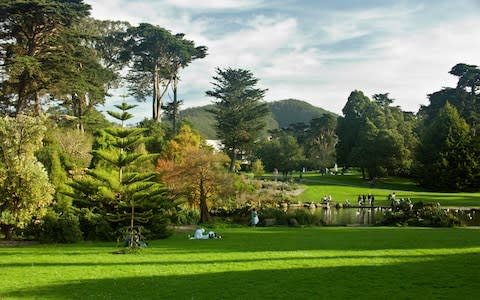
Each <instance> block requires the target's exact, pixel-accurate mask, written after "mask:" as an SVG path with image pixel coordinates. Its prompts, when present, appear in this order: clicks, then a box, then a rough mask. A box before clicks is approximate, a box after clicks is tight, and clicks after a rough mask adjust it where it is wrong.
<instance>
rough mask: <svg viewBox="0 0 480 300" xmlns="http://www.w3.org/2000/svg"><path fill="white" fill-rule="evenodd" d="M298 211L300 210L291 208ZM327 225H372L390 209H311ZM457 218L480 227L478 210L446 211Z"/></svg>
mask: <svg viewBox="0 0 480 300" xmlns="http://www.w3.org/2000/svg"><path fill="white" fill-rule="evenodd" d="M291 209H298V208H289V210H291ZM309 210H310V212H311V213H312V214H315V215H317V216H319V217H320V218H321V219H322V220H323V221H324V222H325V224H326V225H338V226H345V225H372V224H375V223H377V222H379V221H380V220H381V219H382V218H383V216H384V213H385V212H386V211H388V210H389V209H388V208H380V207H375V208H370V207H368V208H339V209H337V208H331V207H330V208H329V207H323V208H310V209H309ZM446 210H447V211H448V212H450V213H452V214H453V215H455V216H457V217H458V218H459V219H460V220H461V221H462V224H465V225H466V226H480V211H478V210H476V209H446Z"/></svg>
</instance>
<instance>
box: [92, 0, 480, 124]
mask: <svg viewBox="0 0 480 300" xmlns="http://www.w3.org/2000/svg"><path fill="white" fill-rule="evenodd" d="M89 2H90V3H92V4H93V12H94V13H93V16H94V17H97V18H101V17H100V16H101V15H102V16H104V17H103V18H105V16H107V17H106V18H110V19H120V20H128V21H130V22H132V23H135V22H150V23H152V24H158V25H160V26H162V27H165V28H167V29H170V30H172V32H184V33H185V34H186V38H188V39H192V40H194V41H195V43H196V44H197V45H206V46H208V48H209V50H208V52H209V55H208V56H207V57H206V58H204V59H201V60H197V61H194V62H192V64H191V65H190V66H188V67H187V68H186V69H185V70H182V72H181V79H182V82H181V85H180V87H179V92H180V98H182V99H184V100H185V107H190V106H197V105H203V104H207V103H210V102H211V101H212V99H210V98H208V97H206V96H205V91H206V90H208V89H210V88H211V84H210V82H211V81H212V76H213V75H214V74H215V68H216V67H220V68H226V67H232V68H243V69H249V70H251V71H252V72H253V74H254V75H255V76H256V77H258V78H259V79H260V86H261V87H262V88H268V89H269V90H268V92H267V95H266V98H267V100H269V101H271V100H279V99H286V98H297V99H302V100H306V101H309V102H310V103H312V104H314V105H317V106H320V107H323V108H325V109H328V110H331V111H334V112H336V113H340V112H341V109H342V108H343V106H344V105H345V103H346V101H347V97H348V95H349V94H350V92H351V91H353V90H355V89H359V90H363V91H364V92H365V94H366V95H368V96H371V95H372V94H374V93H381V92H382V93H383V92H389V93H390V94H391V96H392V97H393V98H395V99H396V102H395V103H396V104H397V105H400V106H401V107H402V108H403V109H405V110H411V111H417V110H418V108H419V105H420V104H427V103H428V100H427V97H426V95H427V94H428V93H432V92H435V91H438V90H440V89H441V88H442V87H444V86H455V84H456V78H455V77H453V76H451V75H449V74H448V71H449V70H450V68H451V67H452V66H454V65H455V64H457V63H460V62H465V63H470V64H477V65H478V64H480V62H479V61H478V59H479V58H478V53H479V51H480V39H475V38H474V36H472V31H474V29H475V28H479V27H480V18H478V14H477V16H472V17H470V18H466V17H463V18H457V19H454V18H452V19H448V20H443V19H438V18H439V17H441V16H442V14H443V15H445V16H447V15H448V12H449V11H448V10H447V9H445V11H443V10H440V11H437V12H436V15H435V18H436V19H435V18H432V20H427V19H428V17H431V16H426V15H424V13H425V12H430V10H429V9H425V10H424V8H423V7H422V6H421V5H415V6H413V7H407V6H395V7H390V8H382V7H378V8H373V9H371V8H370V9H360V8H356V9H354V10H348V9H345V10H343V11H340V12H338V11H336V12H330V11H323V12H322V11H319V13H318V18H316V19H315V20H311V19H310V20H309V19H307V18H302V17H303V15H302V14H297V15H295V14H288V12H285V11H283V12H282V14H277V15H272V14H268V15H267V14H265V13H264V12H263V13H261V12H260V11H258V12H257V11H249V12H248V13H244V14H237V15H235V16H231V15H229V17H228V18H223V19H222V14H221V13H219V12H218V10H216V9H217V8H222V7H226V6H232V8H241V7H244V8H245V7H246V6H255V5H261V3H260V1H254V0H252V1H246V2H244V1H233V0H231V1H203V2H202V1H198V3H197V1H193V0H191V1H187V0H179V1H175V3H173V2H174V0H168V1H167V2H156V4H152V2H151V1H146V0H144V1H134V2H128V3H123V2H122V1H120V0H112V1H105V2H101V1H97V0H91V1H89ZM193 2H195V3H196V8H199V9H200V8H202V9H205V10H207V11H208V10H209V9H210V10H213V11H215V12H217V14H216V15H214V16H212V15H208V14H203V13H201V14H195V13H194V10H193V9H183V8H184V6H190V5H191V6H192V7H194V6H195V5H193V4H192V3H193ZM122 3H123V4H122ZM168 3H170V4H171V5H167V4H168ZM245 3H247V4H248V5H247V4H245ZM122 5H123V6H122ZM222 5H223V6H222ZM235 5H236V6H235ZM244 5H246V6H244ZM233 6H235V7H233ZM305 9H307V8H305ZM229 12H231V11H229ZM109 16H111V17H109ZM142 106H143V107H144V110H145V111H146V113H145V114H144V115H145V116H149V115H150V105H148V104H142Z"/></svg>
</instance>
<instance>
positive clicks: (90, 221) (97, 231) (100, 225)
mask: <svg viewBox="0 0 480 300" xmlns="http://www.w3.org/2000/svg"><path fill="white" fill-rule="evenodd" d="M80 229H81V230H82V232H83V235H84V237H85V240H88V241H113V240H115V229H114V228H113V227H112V225H111V224H110V222H108V220H107V219H106V218H105V217H104V216H103V215H101V214H97V213H94V212H92V211H91V210H89V209H86V208H84V209H82V210H81V213H80Z"/></svg>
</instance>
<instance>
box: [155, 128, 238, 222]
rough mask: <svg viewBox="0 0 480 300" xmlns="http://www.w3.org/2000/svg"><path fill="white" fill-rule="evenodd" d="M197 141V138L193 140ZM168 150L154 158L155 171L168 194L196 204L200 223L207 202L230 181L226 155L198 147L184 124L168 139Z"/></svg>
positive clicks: (203, 216) (205, 219)
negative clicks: (162, 156) (198, 209)
mask: <svg viewBox="0 0 480 300" xmlns="http://www.w3.org/2000/svg"><path fill="white" fill-rule="evenodd" d="M197 141H198V142H197ZM167 149H168V152H167V153H166V155H165V156H164V158H163V159H159V160H158V162H157V171H158V172H159V173H160V174H161V175H162V181H163V182H164V183H165V184H166V186H167V187H168V189H169V192H170V195H172V196H173V197H175V198H177V199H182V198H183V199H186V200H187V201H188V203H189V204H190V205H191V206H192V207H199V208H200V223H205V222H207V221H208V220H209V217H210V215H209V209H208V207H209V203H210V201H212V200H213V199H215V198H216V197H217V196H218V195H219V194H220V193H221V192H222V188H223V187H224V186H228V185H230V184H229V182H230V180H231V174H228V172H227V165H228V162H229V158H228V157H227V156H226V155H225V154H223V153H218V152H214V151H213V150H211V149H209V148H207V147H202V146H201V144H200V139H197V138H196V135H195V134H194V133H192V132H191V129H189V128H188V126H184V127H182V128H181V129H180V132H179V134H178V135H177V136H176V137H175V138H174V139H173V140H171V141H170V142H169V143H168V146H167Z"/></svg>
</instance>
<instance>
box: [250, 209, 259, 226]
mask: <svg viewBox="0 0 480 300" xmlns="http://www.w3.org/2000/svg"><path fill="white" fill-rule="evenodd" d="M259 221H260V220H259V219H258V213H257V210H256V209H255V208H254V209H253V210H252V215H251V217H250V225H252V226H253V227H255V226H257V224H258V222H259Z"/></svg>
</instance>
